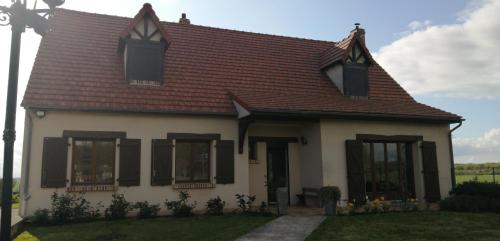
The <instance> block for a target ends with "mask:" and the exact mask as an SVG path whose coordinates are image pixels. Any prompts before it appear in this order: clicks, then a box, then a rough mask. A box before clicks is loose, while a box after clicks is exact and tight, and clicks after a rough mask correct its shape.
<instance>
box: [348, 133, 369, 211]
mask: <svg viewBox="0 0 500 241" xmlns="http://www.w3.org/2000/svg"><path fill="white" fill-rule="evenodd" d="M346 161H347V165H346V166H347V188H348V189H349V190H348V193H349V201H351V202H354V201H355V202H356V203H364V202H365V201H366V200H365V199H366V190H365V175H364V168H363V142H362V141H357V140H347V141H346Z"/></svg>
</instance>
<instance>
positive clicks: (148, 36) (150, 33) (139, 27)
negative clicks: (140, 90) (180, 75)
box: [120, 4, 169, 86]
mask: <svg viewBox="0 0 500 241" xmlns="http://www.w3.org/2000/svg"><path fill="white" fill-rule="evenodd" d="M168 43H169V41H168V36H167V34H166V31H165V30H164V29H163V27H162V25H161V23H160V21H159V19H158V17H156V14H155V12H154V11H153V9H152V7H151V5H150V4H144V6H143V8H142V9H141V11H140V12H139V13H138V14H137V15H136V17H135V18H134V19H133V20H132V22H131V23H130V25H129V26H128V27H127V28H126V29H125V31H124V32H123V33H122V36H121V38H120V50H121V51H122V53H123V60H124V72H125V73H124V75H125V79H126V80H127V81H128V83H129V84H132V85H153V86H154V85H160V84H162V82H163V66H164V59H165V51H166V49H167V47H168Z"/></svg>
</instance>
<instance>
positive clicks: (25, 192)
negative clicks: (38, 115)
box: [19, 108, 33, 217]
mask: <svg viewBox="0 0 500 241" xmlns="http://www.w3.org/2000/svg"><path fill="white" fill-rule="evenodd" d="M25 111H26V114H25V123H24V140H23V157H22V170H21V190H20V194H21V198H22V205H21V209H20V210H19V215H20V216H21V217H24V216H25V215H26V212H27V205H26V203H27V201H28V199H30V197H31V194H30V192H29V174H30V162H31V137H32V130H33V117H32V116H31V110H30V109H29V108H26V109H25Z"/></svg>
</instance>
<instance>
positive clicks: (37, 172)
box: [22, 111, 249, 215]
mask: <svg viewBox="0 0 500 241" xmlns="http://www.w3.org/2000/svg"><path fill="white" fill-rule="evenodd" d="M64 130H81V131H124V132H126V133H127V138H137V139H142V142H141V185H140V186H137V187H119V188H118V193H123V194H125V197H126V198H127V200H129V201H132V202H136V201H145V200H147V201H149V202H152V203H161V204H163V202H164V201H165V199H167V198H168V199H170V200H173V199H177V195H178V193H177V190H174V189H173V188H172V186H162V187H159V186H151V185H150V180H151V177H150V173H151V151H150V150H151V140H152V139H162V138H166V135H167V132H179V133H199V134H203V133H217V134H221V138H222V139H223V140H234V141H235V145H236V146H235V147H236V148H235V155H236V159H235V183H234V184H227V185H221V184H217V185H216V188H212V189H190V190H189V192H190V194H191V195H192V201H196V202H197V203H198V205H197V207H198V208H199V209H204V208H205V203H206V201H207V200H208V198H210V197H216V196H220V197H221V198H222V199H223V200H225V201H226V202H227V206H228V207H229V208H231V207H236V199H235V196H234V195H235V194H236V193H244V194H248V191H249V185H248V158H247V157H248V154H247V148H246V147H245V151H244V153H243V154H241V155H240V154H238V148H237V143H238V122H237V120H236V119H235V118H234V117H232V118H230V117H228V118H222V117H198V116H173V115H153V114H124V113H121V114H118V113H117V114H112V113H91V112H52V111H49V112H46V116H45V117H43V118H37V117H34V118H33V132H32V139H31V140H32V141H31V144H32V145H31V160H30V170H29V190H28V192H29V194H30V198H29V199H28V200H27V202H23V203H22V205H24V206H25V208H26V209H25V210H26V213H23V215H31V214H32V213H33V212H34V211H35V210H36V209H38V208H48V207H50V195H51V194H52V193H53V192H54V191H57V192H59V193H64V192H65V189H64V188H59V189H53V188H40V187H41V170H42V166H41V165H42V150H43V138H44V137H61V136H62V133H63V131H64ZM70 150H71V148H70ZM117 154H118V151H117ZM68 156H69V157H68V173H70V167H71V158H70V156H71V151H70V152H69V154H68ZM116 158H117V162H118V155H117V157H116ZM117 165H118V163H117ZM212 170H214V169H212ZM211 175H212V176H214V175H215V173H211ZM67 178H68V179H69V180H70V179H71V176H69V174H68V177H67ZM116 178H118V169H117V170H116ZM68 185H70V184H69V183H68ZM111 194H112V193H111V192H88V193H86V194H85V196H86V198H87V199H88V200H89V201H91V202H92V203H93V204H95V203H97V202H99V201H102V204H103V205H108V204H109V201H110V199H111Z"/></svg>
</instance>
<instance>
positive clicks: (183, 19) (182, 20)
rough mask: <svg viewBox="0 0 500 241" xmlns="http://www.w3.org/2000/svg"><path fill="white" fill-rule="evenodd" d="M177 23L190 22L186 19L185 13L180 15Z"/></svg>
mask: <svg viewBox="0 0 500 241" xmlns="http://www.w3.org/2000/svg"><path fill="white" fill-rule="evenodd" d="M179 23H183V24H191V21H190V20H189V18H187V17H186V14H185V13H182V16H181V18H179Z"/></svg>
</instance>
